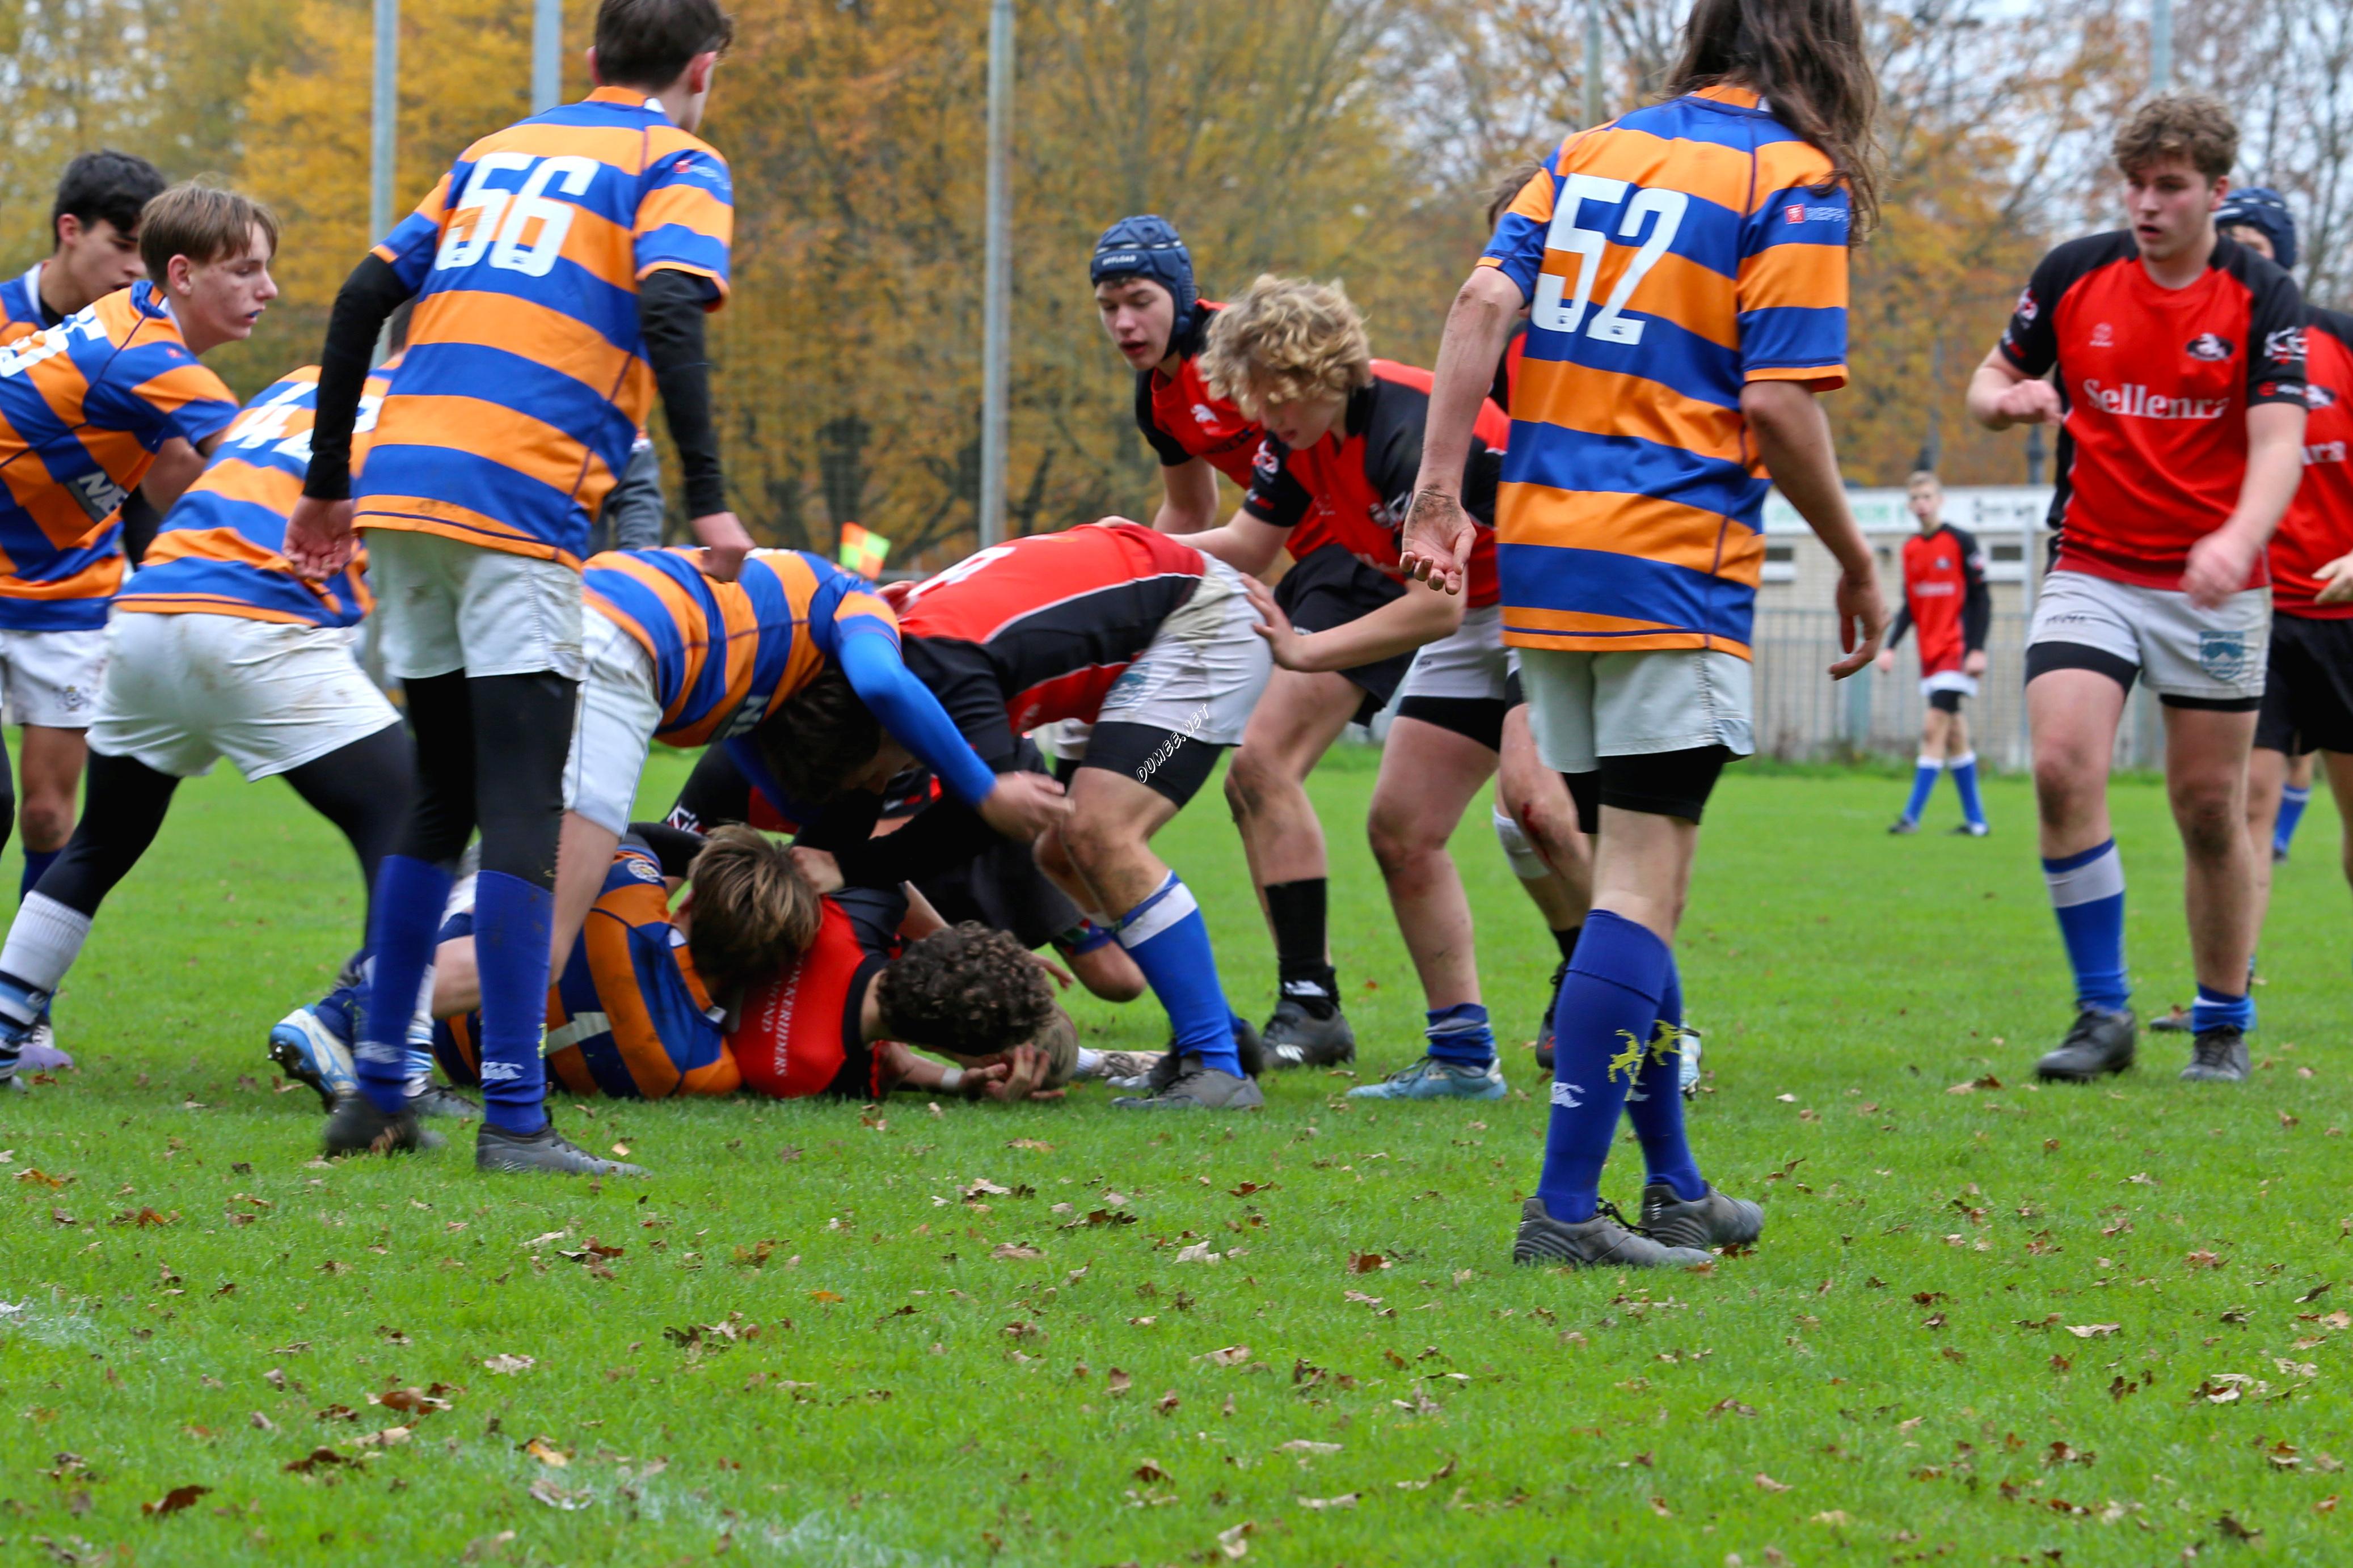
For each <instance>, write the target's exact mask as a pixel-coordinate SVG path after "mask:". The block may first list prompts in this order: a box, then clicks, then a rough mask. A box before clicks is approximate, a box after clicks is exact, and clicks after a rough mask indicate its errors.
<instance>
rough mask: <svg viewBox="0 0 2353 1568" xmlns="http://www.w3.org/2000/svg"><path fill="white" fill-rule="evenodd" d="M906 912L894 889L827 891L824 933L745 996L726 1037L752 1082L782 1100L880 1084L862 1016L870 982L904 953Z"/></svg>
mask: <svg viewBox="0 0 2353 1568" xmlns="http://www.w3.org/2000/svg"><path fill="white" fill-rule="evenodd" d="M906 912H907V901H906V899H905V897H904V896H903V895H902V894H901V893H899V892H897V891H896V890H895V889H878V888H845V889H842V890H841V891H840V892H838V893H833V894H829V895H828V897H827V898H826V900H825V916H824V919H823V920H822V921H820V922H819V923H818V932H817V940H816V941H814V942H811V943H809V945H808V947H807V950H806V951H804V952H802V953H801V955H800V957H799V958H797V959H796V960H795V961H794V962H793V963H791V964H790V965H789V966H787V967H786V968H784V969H780V970H778V971H777V972H776V973H775V974H773V975H771V976H769V977H768V978H767V979H766V980H764V981H762V982H760V983H759V984H756V985H754V986H753V987H752V988H751V989H750V990H749V991H747V992H746V993H745V994H744V1007H743V1016H742V1017H741V1019H740V1020H739V1021H738V1022H737V1024H736V1026H735V1027H734V1028H733V1030H731V1031H730V1032H729V1034H728V1036H727V1048H728V1050H729V1051H730V1053H732V1054H733V1057H734V1058H735V1064H736V1067H737V1069H738V1070H739V1071H741V1072H742V1073H743V1075H744V1088H746V1089H751V1090H753V1091H754V1092H755V1093H759V1094H765V1095H767V1096H769V1097H770V1098H772V1099H776V1100H802V1099H806V1098H807V1097H808V1096H810V1095H815V1094H833V1095H839V1096H842V1097H844V1098H846V1099H850V1100H865V1099H868V1098H870V1097H871V1096H873V1095H875V1094H877V1093H879V1092H880V1086H879V1085H878V1084H877V1083H876V1082H875V1081H874V1053H873V1051H872V1050H871V1049H870V1048H869V1047H868V1045H867V1041H866V1037H865V1036H866V1031H865V1028H864V1026H863V1025H862V1024H861V1022H860V1016H861V1015H862V1013H863V1012H864V1010H865V1005H866V991H867V987H868V986H870V985H871V984H873V981H874V977H875V976H876V975H877V974H880V973H881V972H882V966H883V965H884V964H886V963H890V962H891V959H892V956H893V955H894V954H896V953H897V952H898V951H899V936H898V931H899V922H900V921H901V920H902V919H903V918H905V916H906Z"/></svg>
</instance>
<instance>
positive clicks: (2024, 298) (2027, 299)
mask: <svg viewBox="0 0 2353 1568" xmlns="http://www.w3.org/2000/svg"><path fill="white" fill-rule="evenodd" d="M2041 314H2042V306H2041V305H2039V304H2037V303H2036V302H2035V300H2034V290H2033V289H2020V290H2019V291H2018V319H2019V320H2020V321H2023V322H2025V323H2026V324H2027V325H2028V326H2030V327H2031V326H2032V325H2033V324H2034V318H2035V317H2037V316H2039V315H2041Z"/></svg>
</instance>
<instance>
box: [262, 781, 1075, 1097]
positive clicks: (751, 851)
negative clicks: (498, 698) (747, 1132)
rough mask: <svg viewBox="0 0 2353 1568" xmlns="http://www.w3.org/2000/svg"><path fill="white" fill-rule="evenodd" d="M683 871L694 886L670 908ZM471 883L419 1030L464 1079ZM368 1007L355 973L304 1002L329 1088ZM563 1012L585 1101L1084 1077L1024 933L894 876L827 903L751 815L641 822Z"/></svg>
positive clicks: (563, 1036)
mask: <svg viewBox="0 0 2353 1568" xmlns="http://www.w3.org/2000/svg"><path fill="white" fill-rule="evenodd" d="M657 843H658V844H659V846H660V848H659V851H657V849H656V848H655V847H654V846H655V845H656V844H657ZM665 858H667V860H668V861H669V864H668V865H667V866H665V864H664V860H665ZM681 872H683V873H684V874H685V879H687V880H691V883H692V893H691V898H690V900H688V902H687V904H686V905H685V906H684V907H682V908H681V909H679V910H675V911H673V910H672V909H671V907H670V900H671V895H672V894H673V893H674V892H675V891H676V890H677V889H678V887H679V885H680V882H681ZM471 891H472V889H471V884H470V879H460V880H459V882H458V883H457V884H456V885H455V887H454V888H453V889H452V890H451V898H450V908H449V910H448V918H447V919H446V920H445V921H443V924H442V927H441V933H440V942H439V945H438V948H437V950H436V952H435V957H434V971H433V997H432V1002H431V1004H430V1016H429V1017H420V1018H419V1019H418V1020H417V1021H415V1022H414V1023H412V1025H411V1028H412V1032H413V1034H414V1035H415V1036H416V1037H419V1038H422V1037H427V1036H429V1037H430V1039H431V1042H432V1047H431V1048H432V1054H433V1056H434V1058H437V1059H438V1061H439V1063H440V1066H441V1068H442V1070H443V1072H444V1073H445V1074H446V1075H447V1076H448V1079H449V1080H450V1081H451V1082H452V1083H455V1084H459V1085H461V1086H466V1087H473V1086H475V1085H478V1084H479V1083H480V1069H481V1054H480V1024H481V1019H480V1012H479V1007H480V996H481V991H480V980H479V977H478V973H477V970H476V967H475V949H474V910H473V900H472V897H471ZM902 944H903V945H902ZM357 1009H358V996H357V993H356V991H355V990H354V989H353V988H351V987H344V988H341V989H339V990H337V991H335V992H333V993H331V994H329V995H328V996H327V997H326V998H325V999H323V1000H322V1001H321V1002H319V1003H317V1004H316V1005H313V1006H312V1007H311V1008H309V1009H306V1010H305V1012H306V1014H307V1016H308V1017H309V1018H310V1020H311V1022H310V1025H309V1026H308V1032H309V1033H310V1034H311V1036H312V1037H314V1038H315V1039H316V1040H318V1041H319V1042H320V1043H321V1046H322V1048H320V1049H318V1050H317V1051H316V1053H315V1055H314V1056H313V1057H312V1058H311V1069H312V1070H311V1072H310V1073H306V1074H305V1075H303V1076H304V1080H305V1081H307V1082H310V1083H311V1087H312V1088H314V1089H320V1090H321V1092H322V1096H323V1095H325V1094H327V1093H329V1092H331V1091H332V1089H334V1088H335V1085H334V1083H333V1081H332V1079H333V1077H334V1075H336V1074H337V1073H344V1074H347V1073H348V1071H349V1067H348V1059H349V1058H348V1041H349V1039H350V1037H351V1031H352V1027H353V1020H354V1018H355V1016H356V1013H357ZM547 1017H548V1026H547V1043H546V1047H545V1050H546V1058H547V1069H548V1072H549V1073H550V1075H551V1076H552V1077H553V1079H554V1083H555V1086H556V1088H557V1089H559V1090H560V1091H561V1092H563V1093H565V1094H568V1095H572V1096H574V1097H575V1098H583V1099H585V1098H590V1097H595V1096H604V1097H607V1098H612V1099H625V1100H664V1099H669V1098H670V1097H672V1096H675V1095H725V1094H733V1093H734V1092H736V1091H737V1090H738V1089H749V1090H752V1091H753V1092H755V1093H760V1094H765V1095H768V1096H771V1097H772V1098H776V1099H786V1100H797V1099H802V1098H805V1097H807V1096H810V1095H817V1094H833V1095H838V1096H843V1097H847V1098H851V1099H857V1100H867V1099H872V1098H874V1097H876V1096H878V1095H880V1094H882V1093H886V1092H888V1091H889V1090H890V1089H893V1088H906V1089H925V1090H932V1091H935V1092H939V1093H961V1094H964V1095H965V1096H966V1097H967V1098H972V1099H978V1098H982V1097H984V1096H986V1097H990V1098H996V1099H1006V1098H1008V1097H1021V1098H1026V1097H1029V1096H1030V1095H1032V1094H1033V1093H1039V1092H1040V1091H1043V1090H1045V1089H1047V1088H1048V1087H1049V1080H1050V1079H1051V1080H1052V1081H1054V1082H1059V1081H1060V1079H1061V1078H1066V1077H1067V1076H1068V1073H1067V1070H1064V1071H1063V1072H1061V1073H1060V1074H1059V1075H1056V1074H1055V1073H1054V1072H1053V1070H1052V1061H1053V1055H1054V1052H1055V1051H1056V1050H1057V1049H1059V1051H1060V1055H1061V1056H1062V1057H1063V1058H1068V1057H1069V1056H1070V1055H1071V1052H1072V1051H1073V1049H1074V1048H1075V1045H1076V1039H1077V1036H1076V1031H1075V1030H1073V1029H1072V1028H1071V1027H1070V1026H1069V1023H1068V1020H1067V1019H1065V1018H1063V1017H1062V1016H1061V1014H1060V1010H1059V1009H1057V1008H1055V1007H1054V1005H1053V1002H1052V999H1051V996H1050V993H1049V991H1048V989H1047V985H1046V981H1045V977H1044V975H1043V974H1042V973H1040V972H1039V967H1038V964H1037V963H1036V962H1035V961H1034V960H1033V959H1032V958H1031V957H1030V956H1029V954H1028V953H1027V952H1022V951H1021V950H1020V949H1019V948H1018V947H1016V946H1013V945H1012V944H1010V942H1008V940H1006V939H1003V938H1002V937H1001V936H998V935H997V933H991V932H987V931H981V930H980V929H979V928H976V927H963V928H956V927H945V926H943V925H942V924H941V923H940V921H938V920H937V918H936V917H935V916H933V915H931V914H930V913H929V911H928V910H921V909H918V910H913V911H910V910H909V908H908V903H907V900H905V899H904V898H903V897H902V896H897V895H892V894H889V893H886V892H883V891H881V890H879V889H851V890H849V891H846V892H845V893H843V894H842V895H841V896H840V897H839V898H832V899H820V898H819V897H818V895H817V894H816V892H814V891H813V890H812V889H810V888H809V886H808V884H807V882H806V881H804V880H803V879H801V877H800V874H799V873H798V872H797V870H796V869H795V868H794V867H793V864H792V861H791V858H790V856H789V854H788V852H787V851H786V849H785V847H783V846H782V845H780V844H777V843H776V842H775V841H773V840H771V839H768V838H766V837H763V836H762V835H760V834H759V833H757V832H755V831H754V830H752V829H750V828H747V827H741V826H737V827H729V828H723V829H721V830H720V831H719V832H717V833H715V834H713V835H712V837H711V838H710V839H709V840H707V841H706V840H703V839H701V838H698V837H695V836H693V835H691V834H684V833H679V832H676V831H675V830H666V829H664V828H662V827H660V826H653V825H646V824H639V825H637V827H636V828H635V829H634V830H633V832H632V833H631V835H630V836H629V837H626V838H624V839H623V841H622V842H621V844H620V845H619V847H617V848H616V849H615V851H614V853H613V856H612V859H611V863H610V868H609V869H608V871H607V875H606V878H605V885H604V888H603V890H602V891H601V892H600V893H599V894H598V896H597V899H596V905H595V907H594V908H593V909H592V910H590V911H589V914H588V919H587V921H586V925H585V926H584V928H583V930H582V933H581V939H580V942H579V943H578V944H577V946H576V947H575V951H574V952H573V954H572V956H571V958H570V959H569V960H568V961H567V963H566V964H565V972H564V973H563V975H562V976H561V977H560V978H559V979H558V981H557V983H556V984H555V985H554V986H553V987H551V988H550V990H549V993H548V998H547ZM911 1045H913V1046H918V1047H923V1048H924V1049H928V1050H935V1051H938V1052H939V1053H940V1054H942V1055H947V1056H952V1057H955V1058H958V1060H957V1062H956V1064H955V1065H954V1066H945V1065H943V1064H941V1063H939V1062H936V1061H933V1060H930V1059H928V1058H923V1057H919V1056H916V1055H914V1054H913V1052H912V1051H911V1050H909V1049H908V1048H907V1047H909V1046H911Z"/></svg>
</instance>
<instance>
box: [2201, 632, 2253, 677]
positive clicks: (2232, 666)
mask: <svg viewBox="0 0 2353 1568" xmlns="http://www.w3.org/2000/svg"><path fill="white" fill-rule="evenodd" d="M2198 668H2200V669H2202V670H2204V671H2205V672H2206V673H2207V674H2208V675H2209V676H2210V677H2211V678H2212V679H2216V680H2221V681H2230V682H2236V681H2239V680H2242V679H2245V677H2246V673H2247V634H2246V633H2244V632H2200V633H2199V634H2198Z"/></svg>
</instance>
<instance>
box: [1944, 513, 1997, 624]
mask: <svg viewBox="0 0 2353 1568" xmlns="http://www.w3.org/2000/svg"><path fill="white" fill-rule="evenodd" d="M1950 526H1951V525H1950V524H1947V527H1950ZM1953 537H1954V538H1955V539H1957V540H1958V541H1959V542H1960V546H1961V647H1962V648H1963V650H1964V651H1966V652H1968V653H1978V652H1981V651H1982V650H1983V649H1984V647H1985V645H1986V634H1987V633H1988V632H1989V631H1991V630H1992V629H1993V590H1992V589H1990V588H1989V587H1987V586H1986V575H1985V549H1984V547H1983V546H1982V545H1980V544H1978V541H1977V535H1975V534H1973V533H1971V532H1970V531H1968V530H1967V529H1965V528H1955V529H1953Z"/></svg>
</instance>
